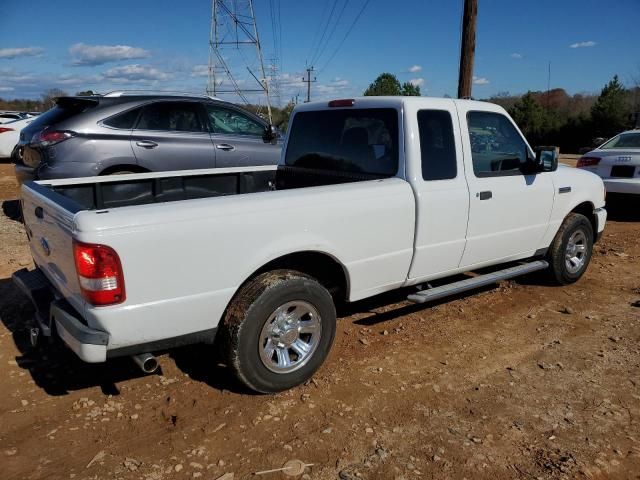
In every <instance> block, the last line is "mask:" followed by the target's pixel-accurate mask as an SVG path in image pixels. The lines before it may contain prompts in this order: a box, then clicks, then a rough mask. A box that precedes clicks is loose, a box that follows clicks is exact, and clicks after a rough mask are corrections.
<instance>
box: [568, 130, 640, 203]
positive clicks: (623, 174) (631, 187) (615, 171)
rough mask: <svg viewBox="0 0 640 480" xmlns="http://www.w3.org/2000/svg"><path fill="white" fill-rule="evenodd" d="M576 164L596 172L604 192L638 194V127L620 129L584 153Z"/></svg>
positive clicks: (639, 168) (639, 161) (639, 183)
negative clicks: (619, 131)
mask: <svg viewBox="0 0 640 480" xmlns="http://www.w3.org/2000/svg"><path fill="white" fill-rule="evenodd" d="M577 167H578V168H582V169H584V170H588V171H590V172H593V173H595V174H596V175H598V176H600V177H601V178H602V180H603V181H604V185H605V187H606V189H607V192H608V193H631V194H636V195H640V130H629V131H626V132H622V133H620V134H619V135H616V136H615V137H613V138H612V139H611V140H609V141H607V142H605V143H603V144H602V145H600V146H599V147H598V148H596V149H595V150H591V151H590V152H589V153H585V154H584V155H583V156H582V158H580V160H578V164H577Z"/></svg>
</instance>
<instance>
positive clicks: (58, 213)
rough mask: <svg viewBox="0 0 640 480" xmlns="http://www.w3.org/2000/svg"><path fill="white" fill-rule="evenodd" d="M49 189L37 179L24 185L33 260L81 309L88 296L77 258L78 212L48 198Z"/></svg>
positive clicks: (25, 215) (23, 194)
mask: <svg viewBox="0 0 640 480" xmlns="http://www.w3.org/2000/svg"><path fill="white" fill-rule="evenodd" d="M47 192H48V189H47V188H46V187H42V186H39V185H37V184H35V183H33V182H28V183H26V184H24V185H23V186H22V214H23V217H24V224H25V228H26V230H27V236H28V238H29V247H30V248H31V254H32V256H33V260H34V262H35V263H36V265H37V266H38V267H40V269H41V270H42V272H43V273H44V274H45V275H46V277H47V278H48V279H49V281H50V282H51V283H53V285H54V286H55V288H56V290H57V293H58V294H59V295H60V296H62V297H64V298H65V299H66V300H68V301H69V302H70V303H71V304H72V305H73V306H74V307H75V308H76V309H77V310H78V311H82V310H83V306H84V300H83V298H82V296H81V295H80V286H79V284H78V277H77V275H76V269H75V263H74V259H73V245H72V241H73V235H72V232H73V220H74V215H75V212H72V211H69V210H68V209H66V208H64V206H62V205H60V204H58V203H56V202H55V200H53V199H51V198H48V196H47Z"/></svg>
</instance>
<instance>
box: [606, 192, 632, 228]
mask: <svg viewBox="0 0 640 480" xmlns="http://www.w3.org/2000/svg"><path fill="white" fill-rule="evenodd" d="M606 208H607V219H608V220H613V221H616V222H640V195H615V194H609V195H607V205H606ZM605 232H606V230H605Z"/></svg>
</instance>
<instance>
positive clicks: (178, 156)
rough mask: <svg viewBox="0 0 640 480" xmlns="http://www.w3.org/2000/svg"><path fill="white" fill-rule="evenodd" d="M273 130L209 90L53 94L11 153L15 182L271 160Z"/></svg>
mask: <svg viewBox="0 0 640 480" xmlns="http://www.w3.org/2000/svg"><path fill="white" fill-rule="evenodd" d="M279 137H280V135H279V134H278V132H277V130H275V128H273V127H272V126H271V125H269V124H268V123H267V122H265V121H264V120H263V119H261V118H260V117H258V116H256V115H253V114H252V113H249V112H248V111H246V110H244V109H242V108H240V107H238V106H236V105H234V104H232V103H229V102H224V101H221V100H219V99H216V98H213V97H208V96H198V95H187V94H180V95H176V94H167V93H162V94H140V93H134V92H112V93H109V94H106V95H103V96H97V95H96V96H86V97H81V96H76V97H60V98H58V99H57V102H56V106H55V107H54V108H52V109H51V110H49V111H48V112H46V113H44V114H42V115H40V117H38V118H37V119H36V120H34V121H33V122H31V123H30V124H29V125H28V126H27V127H26V128H25V129H24V130H22V132H21V133H20V140H19V142H18V144H17V145H16V147H15V149H14V151H13V158H14V160H15V162H16V177H17V178H18V181H20V182H24V181H26V180H33V179H52V178H68V177H88V176H95V175H109V174H117V173H139V172H150V171H166V170H189V169H197V168H214V167H241V166H250V165H251V166H252V165H271V164H276V163H278V161H279V159H280V150H281V146H282V145H281V141H280V138H279Z"/></svg>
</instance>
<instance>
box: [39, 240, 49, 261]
mask: <svg viewBox="0 0 640 480" xmlns="http://www.w3.org/2000/svg"><path fill="white" fill-rule="evenodd" d="M40 246H41V247H42V251H43V252H44V254H45V255H46V256H47V257H48V256H49V255H51V247H50V246H49V242H47V239H46V238H44V237H42V238H41V239H40Z"/></svg>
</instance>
